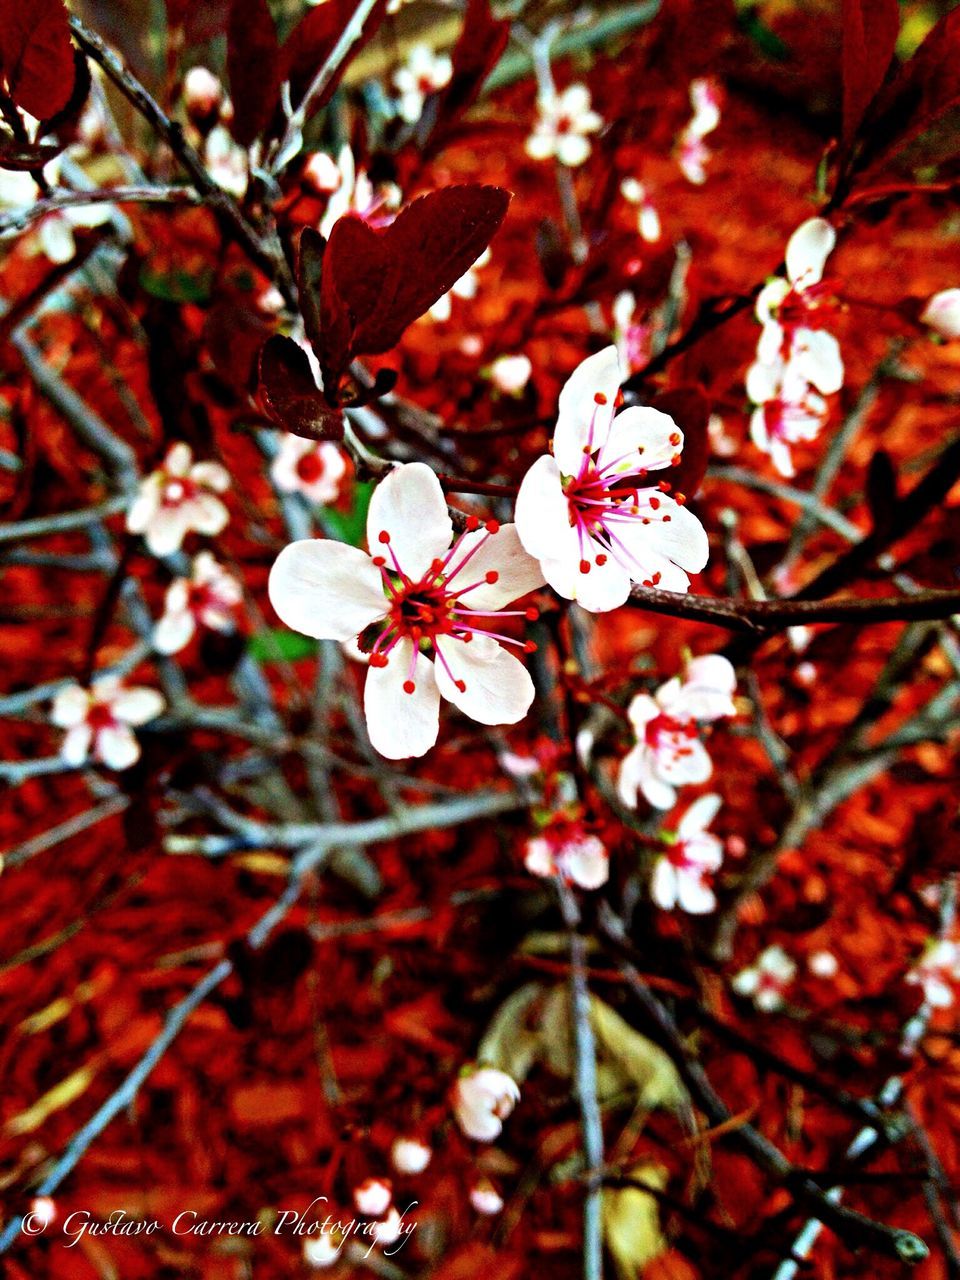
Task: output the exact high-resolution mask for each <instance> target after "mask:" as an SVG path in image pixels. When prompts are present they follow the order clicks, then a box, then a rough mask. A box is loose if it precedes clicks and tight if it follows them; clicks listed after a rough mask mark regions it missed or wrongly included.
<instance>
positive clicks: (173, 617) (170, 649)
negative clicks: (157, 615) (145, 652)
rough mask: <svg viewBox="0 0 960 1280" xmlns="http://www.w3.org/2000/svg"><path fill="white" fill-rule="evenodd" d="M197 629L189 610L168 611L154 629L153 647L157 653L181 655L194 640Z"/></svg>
mask: <svg viewBox="0 0 960 1280" xmlns="http://www.w3.org/2000/svg"><path fill="white" fill-rule="evenodd" d="M196 629H197V624H196V622H195V620H194V617H193V614H192V613H191V612H190V610H189V609H179V610H176V611H172V610H169V609H168V610H167V612H166V613H165V614H164V615H163V617H162V618H161V619H160V621H159V622H158V623H157V625H156V626H155V627H154V629H153V647H154V648H155V649H156V651H157V653H167V654H170V653H179V652H180V650H181V649H185V648H186V647H187V645H188V644H189V643H190V641H191V640H192V639H193V633H194V632H195V631H196Z"/></svg>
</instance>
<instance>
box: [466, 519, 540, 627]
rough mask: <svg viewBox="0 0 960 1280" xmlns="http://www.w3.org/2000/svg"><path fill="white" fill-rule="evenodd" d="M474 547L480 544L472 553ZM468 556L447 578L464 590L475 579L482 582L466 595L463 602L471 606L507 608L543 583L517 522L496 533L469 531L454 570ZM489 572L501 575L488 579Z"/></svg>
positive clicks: (501, 527)
mask: <svg viewBox="0 0 960 1280" xmlns="http://www.w3.org/2000/svg"><path fill="white" fill-rule="evenodd" d="M473 547H478V550H476V551H474V552H473V554H472V555H470V552H471V549H472V548H473ZM467 555H470V559H469V560H468V561H467V562H466V564H464V566H463V568H462V569H461V570H460V571H459V572H455V573H453V574H452V575H451V576H450V577H449V578H448V579H447V581H448V583H449V584H450V585H451V587H452V588H453V589H454V590H456V591H462V590H463V589H464V587H469V586H470V584H471V583H474V582H478V583H480V584H481V585H480V586H477V587H473V588H472V589H471V590H469V591H467V592H466V594H465V595H464V596H463V603H464V605H465V606H466V608H468V609H503V608H504V607H505V606H506V605H508V604H511V603H512V602H513V601H514V600H519V599H520V597H521V596H525V595H527V593H528V592H530V591H535V590H536V589H537V587H542V586H543V582H544V578H543V573H542V572H541V569H540V565H539V563H538V562H537V561H536V560H535V559H534V558H533V557H532V556H531V555H529V554H528V553H527V552H526V551H525V550H524V547H523V544H522V543H521V541H520V537H519V534H518V533H517V526H516V525H515V524H504V525H501V526H500V528H499V529H498V531H497V532H496V533H492V534H490V533H487V532H486V531H485V530H483V529H478V530H477V531H476V532H475V533H467V534H465V535H464V537H463V538H462V539H461V541H460V544H459V546H458V547H457V552H456V556H455V558H454V561H453V567H454V569H456V566H457V565H459V564H460V563H462V561H463V560H464V557H465V556H467ZM488 573H495V574H496V575H497V579H496V581H495V582H492V583H490V582H487V581H486V575H487V574H488Z"/></svg>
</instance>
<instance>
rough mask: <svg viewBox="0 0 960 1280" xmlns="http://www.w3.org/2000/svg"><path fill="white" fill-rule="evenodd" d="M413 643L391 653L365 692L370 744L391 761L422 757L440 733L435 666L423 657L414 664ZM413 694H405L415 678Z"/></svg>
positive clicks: (373, 673)
mask: <svg viewBox="0 0 960 1280" xmlns="http://www.w3.org/2000/svg"><path fill="white" fill-rule="evenodd" d="M413 659H414V649H413V643H412V642H411V641H410V640H408V639H406V637H404V638H403V639H402V640H400V641H398V642H397V644H396V645H395V646H394V647H393V649H392V650H391V652H390V656H389V658H388V659H387V665H386V666H385V667H373V666H371V667H370V668H369V670H368V671H367V683H366V685H365V687H364V691H363V709H364V712H365V713H366V717H367V729H368V731H369V733H370V741H371V742H372V743H373V746H374V747H375V748H376V750H377V751H379V752H380V754H381V755H382V756H386V758H387V759H388V760H405V759H406V758H407V757H408V756H422V755H425V754H426V752H428V751H429V750H430V748H431V747H432V746H433V744H434V743H435V742H436V740H437V734H438V733H439V732H440V690H439V689H438V688H437V681H436V678H435V674H434V667H433V663H432V662H431V661H430V659H429V658H427V657H425V656H424V655H423V654H422V653H417V654H416V662H415V665H414V663H413ZM411 666H413V671H412V678H413V682H414V691H413V693H407V692H405V690H404V687H403V686H404V684H405V682H406V681H407V680H409V679H410V678H411Z"/></svg>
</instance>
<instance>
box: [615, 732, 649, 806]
mask: <svg viewBox="0 0 960 1280" xmlns="http://www.w3.org/2000/svg"><path fill="white" fill-rule="evenodd" d="M645 750H646V748H645V747H643V746H637V747H634V748H633V749H632V750H630V751H628V752H627V754H626V755H625V756H624V757H623V759H622V760H621V761H620V768H619V770H618V771H617V795H618V796H619V797H620V799H621V800H622V801H623V803H624V804H625V805H626V806H627V807H628V808H630V809H635V808H636V807H637V791H638V788H639V786H640V776H641V771H642V769H641V766H642V760H643V754H644V751H645Z"/></svg>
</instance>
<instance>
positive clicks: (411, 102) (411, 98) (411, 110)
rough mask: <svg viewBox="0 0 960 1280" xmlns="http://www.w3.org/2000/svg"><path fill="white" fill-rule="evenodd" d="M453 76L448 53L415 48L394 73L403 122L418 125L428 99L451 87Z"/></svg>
mask: <svg viewBox="0 0 960 1280" xmlns="http://www.w3.org/2000/svg"><path fill="white" fill-rule="evenodd" d="M452 75H453V63H452V62H451V60H450V58H449V57H448V56H447V54H445V53H434V52H433V50H432V49H431V48H430V46H429V45H426V44H418V45H414V47H413V48H412V49H411V50H410V54H409V56H408V58H407V61H406V62H405V63H404V65H403V66H402V67H399V68H398V69H397V70H396V71H395V72H394V73H393V85H394V88H395V89H396V90H397V92H398V93H399V95H400V101H399V103H398V104H397V112H398V114H399V116H400V119H401V120H405V121H406V122H407V124H416V122H417V121H418V120H419V119H420V117H421V116H422V115H423V107H424V103H425V102H426V100H427V98H428V97H429V96H430V95H431V94H432V93H436V92H437V90H438V89H442V88H443V87H444V86H445V85H448V84H449V83H450V77H451V76H452Z"/></svg>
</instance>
